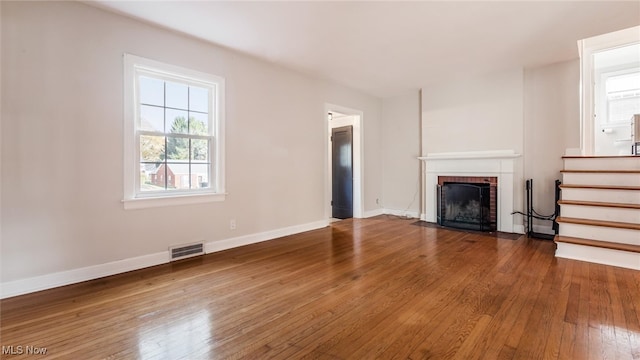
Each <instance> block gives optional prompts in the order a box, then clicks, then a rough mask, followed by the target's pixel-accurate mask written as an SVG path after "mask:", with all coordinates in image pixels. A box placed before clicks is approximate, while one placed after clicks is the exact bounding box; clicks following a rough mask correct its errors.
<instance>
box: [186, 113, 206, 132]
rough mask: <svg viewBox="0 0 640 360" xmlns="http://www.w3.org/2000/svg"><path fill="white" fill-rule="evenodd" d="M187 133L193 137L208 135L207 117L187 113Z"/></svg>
mask: <svg viewBox="0 0 640 360" xmlns="http://www.w3.org/2000/svg"><path fill="white" fill-rule="evenodd" d="M189 133H190V134H194V135H208V134H209V115H207V114H201V113H189Z"/></svg>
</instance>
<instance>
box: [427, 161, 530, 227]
mask: <svg viewBox="0 0 640 360" xmlns="http://www.w3.org/2000/svg"><path fill="white" fill-rule="evenodd" d="M519 157H520V154H516V153H515V152H514V151H511V150H502V151H474V152H456V153H430V154H427V156H425V157H420V158H419V159H420V160H422V161H423V162H424V163H423V164H424V166H423V182H424V183H423V186H424V205H423V209H422V212H423V213H422V214H421V219H422V220H425V221H428V222H433V223H435V222H437V214H438V184H443V183H444V182H447V181H449V182H470V183H473V182H474V181H481V182H483V183H484V182H485V179H488V180H489V181H488V183H489V184H492V183H494V184H495V187H494V195H495V196H494V198H493V199H492V201H494V202H495V205H496V206H495V217H496V219H495V224H496V226H495V229H496V230H497V231H501V232H508V233H522V232H523V231H524V229H523V226H522V225H521V224H516V223H515V221H516V217H515V216H514V215H512V212H513V210H514V198H515V194H514V172H515V171H514V169H515V166H516V161H518V158H519ZM468 180H470V181H468Z"/></svg>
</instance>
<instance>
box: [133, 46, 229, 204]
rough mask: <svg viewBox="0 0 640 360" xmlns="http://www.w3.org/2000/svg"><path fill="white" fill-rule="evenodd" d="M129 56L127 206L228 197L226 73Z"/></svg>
mask: <svg viewBox="0 0 640 360" xmlns="http://www.w3.org/2000/svg"><path fill="white" fill-rule="evenodd" d="M124 62H125V171H124V173H125V198H124V204H125V208H140V207H149V206H164V205H174V204H175V205H178V204H186V203H194V202H205V201H217V200H224V163H223V159H224V156H223V155H224V153H223V152H224V137H223V125H224V79H223V78H221V77H218V76H215V75H210V74H204V73H200V72H196V71H193V70H188V69H184V68H181V67H178V66H173V65H168V64H163V63H160V62H157V61H154V60H149V59H145V58H141V57H137V56H133V55H129V54H125V56H124Z"/></svg>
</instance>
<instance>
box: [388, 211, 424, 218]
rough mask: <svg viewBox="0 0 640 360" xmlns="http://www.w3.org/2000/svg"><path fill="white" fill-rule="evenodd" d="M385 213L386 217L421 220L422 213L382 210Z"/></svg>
mask: <svg viewBox="0 0 640 360" xmlns="http://www.w3.org/2000/svg"><path fill="white" fill-rule="evenodd" d="M382 211H383V213H384V214H386V215H395V216H400V217H406V218H414V219H418V218H420V213H418V212H416V211H405V210H397V209H382Z"/></svg>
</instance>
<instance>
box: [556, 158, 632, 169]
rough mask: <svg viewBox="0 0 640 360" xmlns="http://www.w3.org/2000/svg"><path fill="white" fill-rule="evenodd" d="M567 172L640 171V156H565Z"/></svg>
mask: <svg viewBox="0 0 640 360" xmlns="http://www.w3.org/2000/svg"><path fill="white" fill-rule="evenodd" d="M562 159H563V162H564V168H565V170H580V169H583V170H606V169H609V170H611V169H627V170H633V169H635V170H640V156H632V155H629V156H563V157H562Z"/></svg>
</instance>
